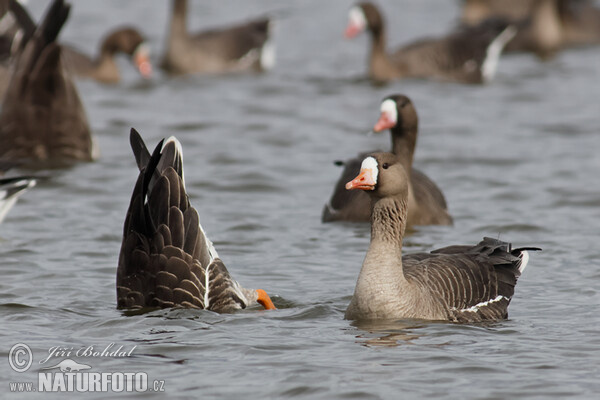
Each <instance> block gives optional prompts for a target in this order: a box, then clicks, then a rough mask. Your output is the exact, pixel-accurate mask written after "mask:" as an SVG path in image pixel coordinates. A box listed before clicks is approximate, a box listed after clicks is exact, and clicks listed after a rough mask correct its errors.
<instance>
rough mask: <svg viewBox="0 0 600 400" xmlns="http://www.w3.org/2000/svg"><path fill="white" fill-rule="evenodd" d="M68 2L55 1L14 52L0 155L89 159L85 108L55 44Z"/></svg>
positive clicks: (0, 124) (51, 160)
mask: <svg viewBox="0 0 600 400" xmlns="http://www.w3.org/2000/svg"><path fill="white" fill-rule="evenodd" d="M69 9H70V7H69V5H68V4H65V2H64V1H63V0H54V1H53V2H52V4H51V5H50V7H49V9H48V11H47V12H46V15H45V16H44V19H43V21H42V23H41V24H40V25H39V26H38V28H37V29H36V31H35V33H34V34H33V36H32V37H31V39H29V40H28V41H27V43H26V44H25V47H24V49H23V50H22V52H21V53H20V54H19V55H18V56H17V59H16V61H15V65H14V68H13V69H14V72H13V74H12V78H11V82H10V85H9V87H8V90H7V92H6V95H5V97H4V104H3V107H2V111H1V112H0V157H2V158H5V159H10V160H27V161H29V162H31V163H42V164H63V163H66V162H72V161H90V160H92V159H93V156H94V154H95V151H94V150H95V149H94V146H93V141H92V137H91V134H90V129H89V126H88V121H87V117H86V115H85V110H84V108H83V105H82V104H81V100H80V99H79V95H78V93H77V89H76V87H75V85H74V84H73V82H72V80H71V77H70V75H69V73H67V72H66V70H65V68H64V67H63V63H62V58H61V48H60V46H59V45H58V44H57V43H56V38H57V36H58V33H59V32H60V29H61V28H62V26H63V24H64V22H65V21H66V19H67V17H68V15H69Z"/></svg>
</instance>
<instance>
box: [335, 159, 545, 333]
mask: <svg viewBox="0 0 600 400" xmlns="http://www.w3.org/2000/svg"><path fill="white" fill-rule="evenodd" d="M347 188H348V189H349V190H353V189H362V190H365V191H367V192H368V193H369V194H370V196H372V200H373V203H372V204H373V206H372V207H373V211H372V217H371V243H370V245H369V249H368V251H367V254H366V256H365V259H364V261H363V265H362V268H361V271H360V274H359V277H358V280H357V283H356V288H355V290H354V295H353V297H352V300H351V302H350V305H349V306H348V309H347V310H346V314H345V316H346V318H347V319H401V318H418V319H428V320H446V321H454V322H477V321H485V320H497V319H503V318H507V316H508V305H509V303H510V300H511V298H512V296H513V294H514V288H515V285H516V283H517V279H518V278H519V276H520V275H521V273H522V272H523V270H524V269H525V267H526V265H527V262H528V259H529V255H528V252H527V250H539V249H533V248H530V249H525V248H522V249H513V248H512V247H511V245H510V244H509V243H505V242H502V241H500V240H496V239H490V238H484V239H483V241H481V242H480V243H479V244H477V245H475V246H450V247H445V248H442V249H438V250H435V251H433V252H431V253H418V254H409V255H404V256H403V254H402V236H403V234H404V229H405V226H406V217H407V204H408V183H407V177H406V173H405V171H404V168H403V167H402V163H401V162H400V161H399V160H398V158H397V157H396V156H395V155H393V154H391V153H375V154H372V155H371V156H369V157H367V158H365V160H364V161H363V163H362V167H361V172H360V174H359V175H358V176H357V177H356V178H355V179H353V180H352V181H350V182H348V184H347Z"/></svg>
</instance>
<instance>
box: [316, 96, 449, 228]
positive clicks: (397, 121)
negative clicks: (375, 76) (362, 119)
mask: <svg viewBox="0 0 600 400" xmlns="http://www.w3.org/2000/svg"><path fill="white" fill-rule="evenodd" d="M380 109H381V116H380V118H379V120H378V121H377V123H376V124H375V126H374V127H373V131H374V132H381V131H383V130H385V129H389V130H390V133H391V137H392V153H395V154H396V155H398V157H399V159H400V160H402V165H403V167H404V170H405V171H407V173H408V176H410V180H409V181H408V192H409V197H408V220H407V226H409V227H412V226H415V225H452V217H451V216H450V214H449V213H448V206H447V203H446V199H445V197H444V194H443V193H442V191H441V190H440V189H439V188H438V186H437V185H436V184H435V183H434V182H433V181H432V180H431V179H429V177H428V176H427V175H425V174H424V173H423V172H421V171H419V170H417V169H416V168H413V167H412V163H413V155H414V151H415V146H416V143H417V133H418V124H419V120H418V116H417V111H416V109H415V106H414V104H413V103H412V101H411V100H410V99H409V98H408V97H407V96H405V95H401V94H395V95H391V96H388V97H386V98H385V99H383V101H382V103H381V108H380ZM365 155H366V154H359V155H358V156H357V157H355V158H352V159H350V160H348V161H346V162H345V163H344V170H343V172H342V175H341V177H340V179H339V180H338V182H337V183H336V185H335V189H334V192H333V195H332V196H331V199H330V200H329V202H328V203H327V204H326V205H325V207H324V208H323V214H322V218H321V219H322V221H323V222H331V221H340V220H341V221H354V222H369V221H370V220H371V199H370V198H369V196H368V195H367V194H366V193H364V192H362V191H348V190H346V188H345V184H346V182H348V180H350V179H352V178H353V177H355V176H356V174H358V172H359V171H360V165H361V162H362V160H363V159H364V157H365Z"/></svg>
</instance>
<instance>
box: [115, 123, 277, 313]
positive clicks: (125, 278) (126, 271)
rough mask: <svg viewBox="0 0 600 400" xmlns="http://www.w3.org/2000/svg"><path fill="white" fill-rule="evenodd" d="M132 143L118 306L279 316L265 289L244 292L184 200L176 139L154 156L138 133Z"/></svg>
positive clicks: (158, 148) (162, 145) (160, 145)
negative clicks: (132, 179) (133, 168)
mask: <svg viewBox="0 0 600 400" xmlns="http://www.w3.org/2000/svg"><path fill="white" fill-rule="evenodd" d="M130 141H131V147H132V149H133V153H134V155H135V159H136V161H137V164H138V167H139V169H140V173H139V176H138V179H137V183H136V185H135V188H134V190H133V194H132V196H131V203H130V205H129V210H128V211H127V217H126V219H125V226H124V229H123V243H122V246H121V254H120V256H119V266H118V268H117V304H118V307H119V308H142V307H174V306H184V307H191V308H201V309H207V310H212V311H216V312H231V311H235V310H239V309H244V308H246V307H248V306H251V305H254V304H256V303H260V304H261V305H262V306H263V307H264V308H266V309H274V308H275V306H274V305H273V302H272V301H271V299H270V298H269V296H268V295H267V294H266V293H265V291H264V290H262V289H257V290H254V289H245V288H243V287H241V286H240V284H239V283H237V282H236V281H235V280H234V279H233V278H232V277H231V275H229V272H228V271H227V268H226V267H225V264H223V261H221V259H220V258H219V255H218V254H217V251H216V250H215V248H214V246H213V244H212V243H211V241H210V240H209V239H208V238H207V237H206V234H205V233H204V230H203V229H202V226H201V225H200V222H199V217H198V212H197V211H196V209H195V208H194V207H192V206H191V204H190V202H189V199H188V196H187V194H186V189H185V181H184V175H183V158H182V150H181V145H180V143H179V142H178V141H177V139H175V138H174V137H170V138H168V139H167V140H164V139H163V140H162V141H161V142H160V143H158V145H157V146H156V149H155V150H154V152H153V154H152V155H150V153H149V151H148V149H147V148H146V145H145V144H144V141H143V140H142V138H141V137H140V135H139V134H138V133H137V132H136V131H135V130H134V129H132V130H131V136H130Z"/></svg>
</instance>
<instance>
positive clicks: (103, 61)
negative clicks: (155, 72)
mask: <svg viewBox="0 0 600 400" xmlns="http://www.w3.org/2000/svg"><path fill="white" fill-rule="evenodd" d="M118 53H123V54H126V55H128V56H129V57H130V58H131V60H132V61H133V63H134V64H135V66H136V67H137V69H138V71H139V73H140V74H141V75H142V76H143V77H144V78H150V77H151V76H152V65H151V64H150V48H149V46H148V45H147V44H146V41H145V39H144V37H143V36H142V35H141V34H140V32H139V31H138V30H136V29H135V28H132V27H123V28H118V29H115V30H113V31H111V32H110V33H109V34H108V35H107V36H106V37H105V38H104V39H103V40H102V44H101V45H100V54H98V56H97V57H96V58H95V59H92V58H90V57H89V56H88V55H86V54H83V53H81V52H80V51H78V50H77V49H75V48H74V47H71V46H63V58H64V60H65V65H66V67H67V68H68V69H69V71H71V72H72V73H74V74H75V75H76V76H79V77H82V78H90V79H94V80H97V81H99V82H102V83H117V82H119V81H120V80H121V75H120V73H119V68H118V66H117V63H116V60H115V56H116V55H117V54H118Z"/></svg>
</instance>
